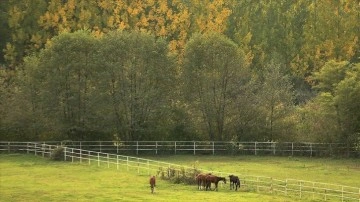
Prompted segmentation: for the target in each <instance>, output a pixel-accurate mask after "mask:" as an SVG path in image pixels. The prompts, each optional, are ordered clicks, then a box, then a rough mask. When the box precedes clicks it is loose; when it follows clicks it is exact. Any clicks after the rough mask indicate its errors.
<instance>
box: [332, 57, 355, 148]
mask: <svg viewBox="0 0 360 202" xmlns="http://www.w3.org/2000/svg"><path fill="white" fill-rule="evenodd" d="M335 92H336V94H335V97H334V104H335V106H336V109H337V113H338V121H339V125H340V129H341V131H342V137H341V141H342V142H345V143H347V144H348V145H352V144H356V143H357V144H358V143H359V142H360V102H359V100H360V63H356V64H352V65H351V66H350V68H349V69H348V70H347V71H346V75H345V77H344V79H343V80H341V81H340V82H339V83H338V85H337V86H336V87H335Z"/></svg>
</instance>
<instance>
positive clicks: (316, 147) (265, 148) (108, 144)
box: [0, 141, 360, 157]
mask: <svg viewBox="0 0 360 202" xmlns="http://www.w3.org/2000/svg"><path fill="white" fill-rule="evenodd" d="M38 143H43V144H52V145H66V146H68V147H72V148H78V149H85V150H91V151H99V152H107V153H115V154H124V155H135V154H136V155H139V154H167V155H169V154H170V155H172V154H194V155H197V154H208V155H228V154H244V155H279V156H281V155H283V156H310V157H313V156H353V157H360V148H357V147H355V146H353V147H348V146H347V145H345V144H341V143H304V142H217V141H122V142H114V141H66V142H65V141H63V142H54V141H52V142H38ZM18 144H22V143H19V142H3V141H1V142H0V151H7V150H13V149H15V150H16V147H17V146H18Z"/></svg>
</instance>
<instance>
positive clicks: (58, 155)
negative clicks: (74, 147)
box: [50, 147, 64, 161]
mask: <svg viewBox="0 0 360 202" xmlns="http://www.w3.org/2000/svg"><path fill="white" fill-rule="evenodd" d="M50 159H51V160H54V161H63V160H64V147H57V148H55V149H54V150H52V152H51V154H50Z"/></svg>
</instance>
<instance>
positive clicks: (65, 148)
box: [64, 147, 67, 161]
mask: <svg viewBox="0 0 360 202" xmlns="http://www.w3.org/2000/svg"><path fill="white" fill-rule="evenodd" d="M66 150H67V147H64V160H65V161H66Z"/></svg>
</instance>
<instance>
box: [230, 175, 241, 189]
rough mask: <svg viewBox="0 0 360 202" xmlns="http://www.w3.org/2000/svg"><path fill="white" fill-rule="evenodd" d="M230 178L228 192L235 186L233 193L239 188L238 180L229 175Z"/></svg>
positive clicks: (236, 177)
mask: <svg viewBox="0 0 360 202" xmlns="http://www.w3.org/2000/svg"><path fill="white" fill-rule="evenodd" d="M229 178H230V190H231V189H232V188H234V186H235V191H237V189H238V187H239V188H240V179H239V177H238V176H235V175H229Z"/></svg>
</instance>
